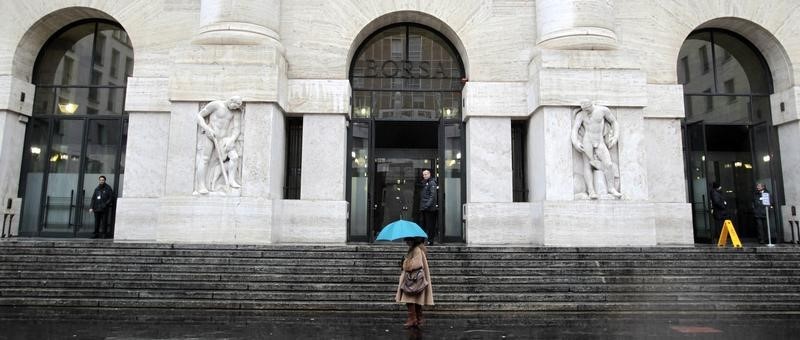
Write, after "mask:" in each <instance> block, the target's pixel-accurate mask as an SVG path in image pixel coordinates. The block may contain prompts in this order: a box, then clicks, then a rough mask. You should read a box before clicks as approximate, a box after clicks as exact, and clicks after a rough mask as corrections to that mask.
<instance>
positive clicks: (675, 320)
mask: <svg viewBox="0 0 800 340" xmlns="http://www.w3.org/2000/svg"><path fill="white" fill-rule="evenodd" d="M403 318H404V315H402V312H401V311H399V310H398V312H397V313H396V314H387V313H378V314H372V313H333V312H332V313H320V312H308V313H304V312H275V313H268V312H258V313H252V314H247V313H244V314H242V313H237V314H230V313H223V312H214V311H207V312H185V311H168V310H161V311H140V310H110V311H100V312H97V311H78V312H76V311H72V310H71V311H58V310H52V309H30V310H17V309H10V308H8V307H0V339H726V340H727V339H797V338H798V336H799V334H800V322H798V321H800V314H780V315H775V314H773V315H764V314H756V315H750V314H719V315H714V314H682V313H674V314H671V313H659V314H597V313H591V314H590V313H586V314H582V313H578V314H548V313H527V314H509V313H504V314H492V313H485V314H464V315H454V314H448V315H442V314H431V315H427V321H426V325H425V326H424V327H422V328H420V329H411V330H406V329H403V327H402V323H403V321H404V320H403Z"/></svg>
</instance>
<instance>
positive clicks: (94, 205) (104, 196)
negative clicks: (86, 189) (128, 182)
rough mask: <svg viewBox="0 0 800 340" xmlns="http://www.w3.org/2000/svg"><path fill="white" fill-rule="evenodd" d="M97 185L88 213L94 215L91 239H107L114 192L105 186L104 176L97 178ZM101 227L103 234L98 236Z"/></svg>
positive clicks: (108, 186)
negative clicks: (101, 226)
mask: <svg viewBox="0 0 800 340" xmlns="http://www.w3.org/2000/svg"><path fill="white" fill-rule="evenodd" d="M97 180H98V182H99V184H98V185H97V187H96V188H94V193H93V194H92V202H91V204H90V206H89V212H91V213H94V235H93V236H92V238H101V237H103V238H107V237H109V236H111V235H110V234H109V232H108V215H109V212H110V211H111V207H112V206H113V205H114V190H112V189H111V186H110V185H108V184H106V176H100V177H98V178H97ZM101 224H102V225H103V234H100V225H101Z"/></svg>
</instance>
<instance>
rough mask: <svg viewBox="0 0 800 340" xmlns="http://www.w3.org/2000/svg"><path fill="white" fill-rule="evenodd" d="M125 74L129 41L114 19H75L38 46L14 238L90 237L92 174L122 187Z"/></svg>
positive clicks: (129, 63)
mask: <svg viewBox="0 0 800 340" xmlns="http://www.w3.org/2000/svg"><path fill="white" fill-rule="evenodd" d="M132 72H133V48H132V45H131V42H130V40H129V38H128V35H127V34H126V32H125V30H123V29H122V27H120V26H119V24H117V23H115V22H112V21H107V20H82V21H79V22H76V23H73V24H71V25H69V26H67V27H64V28H63V29H61V30H60V31H58V32H56V33H55V34H54V35H53V36H52V37H51V38H50V39H49V40H48V41H47V43H45V45H44V47H43V48H42V50H41V51H40V53H39V56H38V58H37V59H36V64H35V66H34V71H33V83H34V84H35V85H36V93H35V96H34V104H33V115H32V117H31V118H30V121H29V123H28V127H27V131H26V137H25V146H24V149H23V160H22V172H21V177H20V186H19V188H20V189H19V191H20V192H19V195H20V196H21V197H23V205H22V218H21V221H20V235H21V236H46V237H88V236H91V235H92V232H93V231H94V217H93V216H92V214H91V213H90V212H89V211H88V209H89V203H90V201H91V195H92V192H93V190H94V188H95V187H96V186H97V184H98V177H99V176H101V175H103V176H105V177H106V179H107V183H108V184H110V185H112V187H113V188H114V189H115V190H118V189H119V188H120V187H121V186H122V176H123V174H124V172H125V170H124V169H125V166H124V160H125V144H126V134H127V122H128V119H127V115H126V114H125V111H124V107H125V103H124V101H125V89H126V82H127V79H128V76H130V75H131V74H132ZM119 194H120V193H119V192H118V193H117V195H119ZM110 223H111V225H112V226H113V211H112V213H111V221H110Z"/></svg>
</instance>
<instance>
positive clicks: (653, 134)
mask: <svg viewBox="0 0 800 340" xmlns="http://www.w3.org/2000/svg"><path fill="white" fill-rule="evenodd" d="M643 133H644V136H645V138H644V144H645V145H644V148H645V159H646V170H647V193H648V199H649V200H650V201H651V202H673V203H679V202H686V197H687V196H686V174H685V166H684V156H683V136H682V135H681V121H680V120H679V119H661V118H658V119H650V118H648V119H645V120H644V126H643Z"/></svg>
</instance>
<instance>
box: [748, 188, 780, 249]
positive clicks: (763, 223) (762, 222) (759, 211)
mask: <svg viewBox="0 0 800 340" xmlns="http://www.w3.org/2000/svg"><path fill="white" fill-rule="evenodd" d="M764 194H767V197H769V191H768V190H767V187H766V186H765V185H764V183H757V184H756V192H755V194H754V196H753V216H754V217H755V218H756V228H758V243H761V244H764V243H767V241H768V240H767V235H770V234H768V233H767V214H768V213H769V212H768V211H767V205H765V204H764V201H763V199H764ZM767 200H769V198H767ZM767 204H771V202H767ZM773 230H774V229H773ZM770 231H772V230H770ZM770 236H771V237H772V241H774V240H775V234H771V235H770ZM770 243H774V242H770Z"/></svg>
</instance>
